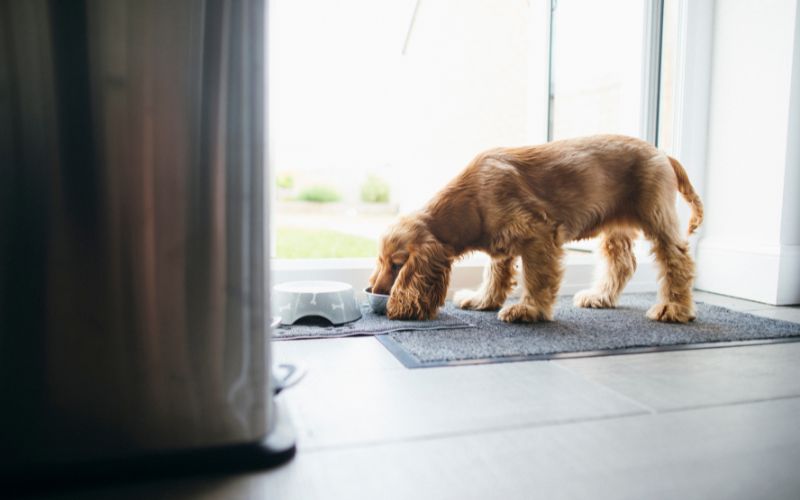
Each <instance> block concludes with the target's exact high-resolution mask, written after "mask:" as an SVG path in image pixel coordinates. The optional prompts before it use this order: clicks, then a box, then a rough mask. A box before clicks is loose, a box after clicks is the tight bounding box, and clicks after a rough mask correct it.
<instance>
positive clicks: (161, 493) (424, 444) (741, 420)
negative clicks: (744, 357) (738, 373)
mask: <svg viewBox="0 0 800 500" xmlns="http://www.w3.org/2000/svg"><path fill="white" fill-rule="evenodd" d="M798 414H800V399H791V400H782V401H769V402H763V403H753V404H746V405H734V406H726V407H715V408H706V409H700V410H693V411H686V412H678V413H667V414H655V415H653V414H648V415H644V416H634V417H627V418H617V419H610V420H601V421H591V422H580V423H573V424H567V425H558V426H550V427H534V428H525V429H517V430H509V431H499V432H488V433H478V434H470V435H462V436H453V437H445V438H437V439H429V440H424V441H412V442H401V443H390V444H384V445H378V446H368V447H361V448H352V449H344V450H325V451H317V452H307V453H301V454H299V455H298V456H297V457H296V458H295V460H294V461H293V462H292V463H290V464H288V465H287V466H285V467H283V468H280V469H277V470H274V471H271V472H266V473H259V474H250V475H247V476H238V477H234V478H228V479H224V480H203V481H201V482H176V483H171V484H157V485H140V486H137V487H135V488H132V489H130V490H122V491H113V490H112V491H108V490H107V491H101V492H99V493H98V495H101V494H103V493H106V494H109V493H110V494H112V495H113V496H114V497H121V498H175V499H181V498H201V499H204V500H217V499H219V500H221V499H226V500H227V499H246V498H270V499H298V498H302V499H326V500H327V499H334V500H335V499H343V500H344V499H346V500H359V499H370V500H372V499H375V498H381V499H390V500H391V499H403V500H407V499H409V498H414V499H458V500H463V499H486V498H503V499H511V500H513V499H530V498H547V499H585V498H592V499H605V498H613V499H641V498H647V499H670V500H672V499H675V498H681V499H704V500H714V499H728V500H730V499H746V500H751V499H753V498H770V499H778V500H779V499H791V500H796V498H797V493H798V492H800V474H798V473H797V464H798V463H800V420H798V419H797V415H798ZM96 498H104V497H103V496H97V497H96Z"/></svg>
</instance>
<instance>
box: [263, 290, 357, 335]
mask: <svg viewBox="0 0 800 500" xmlns="http://www.w3.org/2000/svg"><path fill="white" fill-rule="evenodd" d="M272 313H273V314H275V315H276V316H280V318H281V324H282V325H291V324H293V323H294V322H296V321H297V320H298V319H300V318H305V317H308V316H320V317H322V318H325V319H327V320H328V321H330V322H331V323H333V324H334V325H341V324H344V323H349V322H351V321H355V320H357V319H359V318H360V317H361V308H359V307H358V303H357V302H356V297H355V293H354V292H353V287H352V286H350V285H348V284H347V283H341V282H339V281H290V282H288V283H281V284H280V285H275V287H273V309H272Z"/></svg>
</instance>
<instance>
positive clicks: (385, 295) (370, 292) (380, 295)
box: [364, 286, 389, 297]
mask: <svg viewBox="0 0 800 500" xmlns="http://www.w3.org/2000/svg"><path fill="white" fill-rule="evenodd" d="M371 290H372V287H371V286H368V287H366V288H364V293H366V294H367V295H374V296H376V297H388V296H389V294H383V293H373V292H372V291H371Z"/></svg>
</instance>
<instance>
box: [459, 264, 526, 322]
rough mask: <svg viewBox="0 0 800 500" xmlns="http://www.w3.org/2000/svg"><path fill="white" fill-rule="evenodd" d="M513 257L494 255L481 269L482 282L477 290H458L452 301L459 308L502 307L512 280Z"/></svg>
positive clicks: (492, 309) (490, 308) (509, 290)
mask: <svg viewBox="0 0 800 500" xmlns="http://www.w3.org/2000/svg"><path fill="white" fill-rule="evenodd" d="M514 260H515V258H514V257H494V258H492V260H491V262H489V264H487V265H486V268H485V269H484V270H483V282H482V283H481V286H480V288H478V290H477V291H473V290H459V291H458V292H456V294H455V296H454V297H453V303H454V304H455V305H456V307H460V308H461V309H474V310H477V311H496V310H498V309H500V308H501V307H503V303H505V301H506V298H508V294H509V293H510V292H511V289H512V288H513V287H514V285H516V283H515V282H514V274H515V269H514Z"/></svg>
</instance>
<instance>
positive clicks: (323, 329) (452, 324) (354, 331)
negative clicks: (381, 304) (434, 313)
mask: <svg viewBox="0 0 800 500" xmlns="http://www.w3.org/2000/svg"><path fill="white" fill-rule="evenodd" d="M474 327H475V325H474V324H473V323H470V321H469V319H468V318H466V317H456V316H454V315H453V314H452V313H451V312H449V311H441V312H440V313H439V316H438V317H437V318H436V319H435V320H432V321H392V320H389V319H387V318H386V316H384V315H379V314H375V313H374V312H372V310H371V309H370V308H369V306H368V305H366V304H362V305H361V319H358V320H356V321H353V322H351V323H345V324H344V325H339V326H332V325H331V324H330V323H329V322H328V321H327V320H325V319H323V318H303V319H301V320H299V321H298V322H297V323H295V324H294V325H289V326H287V325H280V326H278V327H277V328H275V330H274V331H273V332H272V340H299V339H317V338H324V337H353V336H357V335H381V334H384V333H390V332H396V331H400V330H406V331H408V330H419V331H424V330H453V329H455V328H457V329H460V330H463V329H468V328H474Z"/></svg>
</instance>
